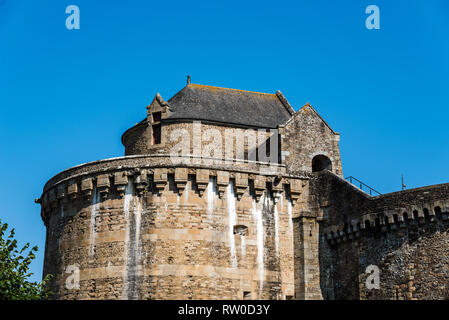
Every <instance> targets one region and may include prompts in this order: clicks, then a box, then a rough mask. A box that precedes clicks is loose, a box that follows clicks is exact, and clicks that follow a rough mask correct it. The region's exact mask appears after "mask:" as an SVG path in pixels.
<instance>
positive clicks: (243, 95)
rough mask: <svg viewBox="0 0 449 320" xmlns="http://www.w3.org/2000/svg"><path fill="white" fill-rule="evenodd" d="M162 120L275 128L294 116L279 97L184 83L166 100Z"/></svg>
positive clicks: (289, 107) (279, 94)
mask: <svg viewBox="0 0 449 320" xmlns="http://www.w3.org/2000/svg"><path fill="white" fill-rule="evenodd" d="M168 104H169V113H168V116H167V118H166V119H165V120H187V119H188V120H204V121H206V120H207V121H212V122H219V123H227V124H235V125H242V126H251V127H260V128H276V127H277V126H278V125H280V124H283V123H285V122H286V121H287V120H288V119H290V118H291V116H292V114H293V113H294V110H293V108H292V107H291V106H290V105H289V104H288V102H287V101H286V100H285V98H284V97H283V96H282V94H281V93H280V92H279V91H278V92H277V93H276V94H268V93H259V92H252V91H245V90H237V89H228V88H219V87H212V86H205V85H198V84H188V85H187V86H185V87H184V88H183V89H182V90H181V91H179V92H178V93H177V94H175V95H174V96H173V97H172V98H171V99H170V100H168Z"/></svg>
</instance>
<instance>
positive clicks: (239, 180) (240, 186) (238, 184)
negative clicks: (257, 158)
mask: <svg viewBox="0 0 449 320" xmlns="http://www.w3.org/2000/svg"><path fill="white" fill-rule="evenodd" d="M247 188H248V174H246V173H236V174H235V195H236V196H237V200H240V199H241V198H242V196H243V194H244V193H245V191H246V189H247Z"/></svg>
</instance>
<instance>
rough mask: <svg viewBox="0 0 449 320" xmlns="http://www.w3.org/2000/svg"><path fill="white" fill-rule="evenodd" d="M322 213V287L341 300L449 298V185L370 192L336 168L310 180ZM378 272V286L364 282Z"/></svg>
mask: <svg viewBox="0 0 449 320" xmlns="http://www.w3.org/2000/svg"><path fill="white" fill-rule="evenodd" d="M311 188H312V189H314V194H317V195H319V196H317V197H314V199H313V200H311V203H313V205H314V206H315V207H317V208H318V207H319V208H320V210H322V212H323V215H324V219H323V222H322V223H321V228H322V230H323V231H322V241H321V247H320V249H319V250H320V256H321V258H320V269H321V270H329V274H331V276H330V277H328V276H326V275H324V274H322V275H321V278H322V282H321V287H322V290H323V291H327V292H328V291H329V283H332V284H331V286H332V287H333V292H330V293H329V296H330V297H334V298H336V299H447V298H449V296H448V295H447V293H448V283H449V249H448V248H449V246H448V244H449V233H448V230H449V184H444V185H436V186H430V187H424V188H418V189H412V190H407V191H402V192H395V193H391V194H386V195H382V196H377V197H369V196H368V195H366V194H364V193H363V192H362V191H360V190H357V189H356V188H355V187H353V186H352V185H350V184H349V183H347V182H346V181H344V180H342V179H340V178H338V177H336V176H335V175H333V174H332V173H330V172H322V173H319V174H317V177H316V178H314V179H312V182H311ZM370 265H375V266H377V267H378V268H379V270H380V277H379V279H380V286H379V289H370V288H368V287H367V285H366V280H367V278H368V276H369V273H367V272H366V271H367V267H368V266H370Z"/></svg>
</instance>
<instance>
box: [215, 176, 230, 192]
mask: <svg viewBox="0 0 449 320" xmlns="http://www.w3.org/2000/svg"><path fill="white" fill-rule="evenodd" d="M228 185H229V172H227V171H217V191H218V196H219V197H220V198H222V197H223V195H224V193H225V191H226V187H227V186H228Z"/></svg>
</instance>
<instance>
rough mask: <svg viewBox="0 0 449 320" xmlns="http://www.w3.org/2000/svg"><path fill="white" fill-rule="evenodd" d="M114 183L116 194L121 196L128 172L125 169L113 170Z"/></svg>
mask: <svg viewBox="0 0 449 320" xmlns="http://www.w3.org/2000/svg"><path fill="white" fill-rule="evenodd" d="M114 185H115V188H116V189H117V192H118V194H119V195H120V196H121V197H123V196H124V195H125V190H126V186H127V185H128V173H127V172H126V171H119V172H115V173H114Z"/></svg>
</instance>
